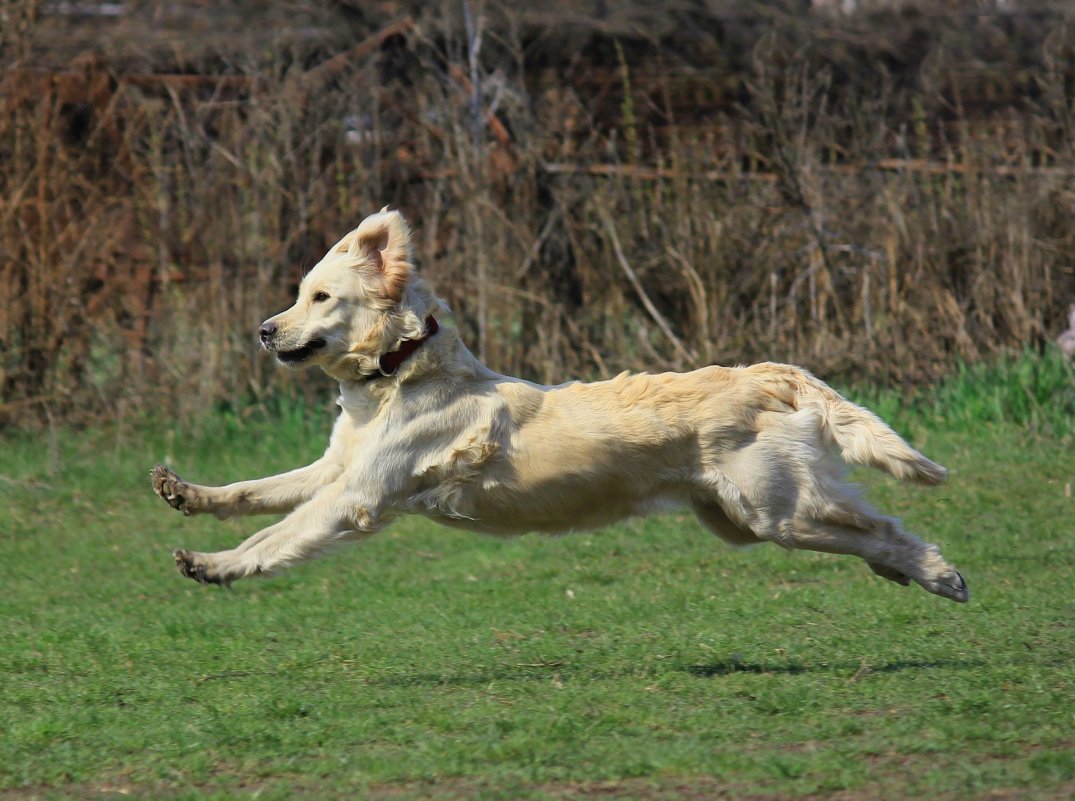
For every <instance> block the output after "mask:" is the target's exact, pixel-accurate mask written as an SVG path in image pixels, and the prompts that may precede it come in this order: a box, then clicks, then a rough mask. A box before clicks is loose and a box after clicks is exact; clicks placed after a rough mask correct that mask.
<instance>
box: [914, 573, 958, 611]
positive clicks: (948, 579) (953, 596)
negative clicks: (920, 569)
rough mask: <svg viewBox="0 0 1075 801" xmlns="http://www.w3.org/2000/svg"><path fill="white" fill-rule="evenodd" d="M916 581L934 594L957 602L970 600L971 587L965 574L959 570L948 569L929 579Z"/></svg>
mask: <svg viewBox="0 0 1075 801" xmlns="http://www.w3.org/2000/svg"><path fill="white" fill-rule="evenodd" d="M916 581H918V583H919V584H921V585H922V587H923V588H924V589H926V590H929V591H930V592H932V593H933V594H934V595H940V596H941V597H942V598H948V599H950V600H953V601H955V602H956V603H961V604H965V603H966V602H967V601H969V600H970V588H969V587H968V586H967V581H966V579H964V578H963V574H962V573H960V572H959V571H958V570H950V571H947V572H945V573H943V574H941V575H939V576H937V577H935V578H933V579H931V580H928V581H921V580H918V579H916Z"/></svg>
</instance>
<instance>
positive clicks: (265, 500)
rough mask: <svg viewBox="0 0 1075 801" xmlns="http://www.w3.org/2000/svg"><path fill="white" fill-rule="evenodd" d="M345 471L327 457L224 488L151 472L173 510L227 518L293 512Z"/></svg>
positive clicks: (169, 472) (157, 469) (161, 471)
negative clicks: (295, 468)
mask: <svg viewBox="0 0 1075 801" xmlns="http://www.w3.org/2000/svg"><path fill="white" fill-rule="evenodd" d="M341 472H343V464H342V462H341V461H340V460H339V459H337V458H335V457H334V456H333V455H331V454H326V455H325V456H323V457H322V458H320V459H318V460H317V461H316V462H314V463H313V464H311V465H307V466H306V467H300V468H298V469H297V470H291V471H288V472H287V473H281V474H280V475H277V476H269V477H267V478H257V479H253V480H251V481H236V482H235V483H234V484H227V485H225V486H223V487H207V486H204V485H201V484H192V483H190V482H189V481H184V480H183V479H182V478H180V477H179V476H178V475H176V473H175V471H173V470H172V469H171V468H170V467H165V466H164V465H160V464H159V465H157V466H156V467H154V468H153V470H152V471H150V480H151V481H152V483H153V491H154V492H156V493H157V495H159V496H160V497H161V498H163V499H164V500H165V502H166V503H167V504H168V505H169V506H171V507H172V508H173V509H178V510H179V511H180V512H182V513H183V514H185V515H196V514H205V513H208V514H213V515H216V516H217V517H219V518H221V519H223V518H226V517H234V516H235V515H259V514H280V513H284V512H290V511H292V510H293V509H294V508H295V507H296V506H298V505H299V504H300V503H304V502H305V501H308V500H309V499H310V498H312V497H313V495H314V493H316V492H317V491H318V490H319V489H320V488H322V487H324V486H325V485H326V484H328V483H330V482H332V481H334V480H335V479H336V478H337V477H338V476H339V475H340V473H341Z"/></svg>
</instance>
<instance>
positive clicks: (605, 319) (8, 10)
mask: <svg viewBox="0 0 1075 801" xmlns="http://www.w3.org/2000/svg"><path fill="white" fill-rule="evenodd" d="M69 5H71V4H69ZM89 5H92V4H89ZM177 5H178V4H164V5H163V6H161V5H159V4H142V5H137V4H135V5H133V6H132V7H131V9H130V10H129V11H128V12H127V13H126V14H125V15H124V16H123V17H122V18H121V19H119V20H117V21H115V22H109V21H105V22H101V21H97V22H95V23H94V26H95V28H96V30H95V31H94V30H88V29H87V23H86V22H85V20H82V21H79V22H77V23H72V22H71V21H70V20H68V19H66V18H60V17H57V16H55V15H54V16H52V17H50V16H48V15H42V14H39V13H38V11H40V9H37V10H35V9H36V6H35V5H34V4H26V3H23V2H16V1H15V0H0V9H2V14H3V18H4V20H5V25H4V28H5V39H4V40H3V42H2V44H0V47H2V49H0V59H2V60H0V69H2V70H3V72H2V74H0V87H2V88H0V111H2V113H0V419H3V420H7V421H12V420H14V421H21V422H26V421H31V420H34V419H41V418H42V417H45V416H47V415H53V416H54V417H55V418H57V419H68V420H79V419H94V418H97V417H100V416H102V415H104V416H108V415H126V414H137V413H140V412H143V411H146V410H157V409H164V410H166V411H168V412H171V413H178V414H189V413H191V412H192V411H193V410H198V409H204V408H209V407H213V406H214V405H218V404H221V403H228V404H233V405H235V406H241V405H244V404H249V403H250V402H251V401H253V402H254V403H257V402H260V401H261V400H262V399H264V398H266V397H267V396H269V395H270V394H276V393H284V394H287V393H291V394H300V395H301V394H305V395H308V396H314V395H318V394H321V393H323V392H324V393H325V395H326V396H327V391H326V387H327V385H326V384H324V383H318V382H313V383H311V382H309V381H308V380H306V379H305V378H303V379H301V380H300V379H296V378H295V377H291V378H282V377H281V375H280V372H281V371H280V370H279V369H278V368H276V367H274V366H273V365H272V364H271V363H270V362H269V360H268V359H267V358H265V357H264V356H262V355H261V354H259V353H258V351H257V348H256V345H255V341H254V337H253V331H254V329H255V327H256V324H257V323H258V322H259V321H260V320H261V319H263V318H264V317H266V316H268V315H269V314H271V313H273V312H275V311H277V310H279V309H280V308H282V307H284V306H285V305H286V304H287V303H288V302H289V299H290V297H291V295H292V293H293V290H294V287H295V285H296V283H297V281H298V279H299V277H300V274H301V271H302V269H303V268H306V267H309V266H310V265H311V264H312V263H313V262H314V261H315V260H316V259H317V258H318V257H319V256H320V254H321V253H322V252H323V250H324V249H325V248H326V247H327V246H328V245H329V244H330V243H331V242H332V241H333V240H334V237H337V236H338V235H340V234H341V233H342V232H344V231H346V230H348V229H349V228H350V227H352V226H354V225H355V224H356V223H357V222H358V221H359V220H360V219H361V218H362V217H363V216H364V215H365V214H367V213H369V212H371V211H374V210H376V209H378V208H380V207H381V206H382V205H384V204H385V203H390V204H392V205H394V206H397V207H399V208H401V209H402V210H403V211H404V212H405V213H406V214H407V216H408V217H409V218H410V219H411V220H412V221H413V222H414V224H415V226H416V228H417V242H418V256H419V261H420V265H421V268H422V269H423V270H424V271H425V272H426V273H427V274H428V275H429V277H430V278H431V280H432V281H433V283H434V285H435V286H436V287H437V289H438V291H439V293H440V294H441V295H442V296H444V297H445V298H446V299H447V301H448V302H449V305H450V306H451V307H452V308H453V310H454V312H455V314H456V316H457V319H458V321H459V323H460V326H461V328H462V329H463V332H464V335H465V337H466V338H467V339H468V340H469V341H470V342H471V343H472V344H473V346H474V348H475V350H476V351H478V352H479V353H480V354H481V355H482V356H483V358H484V359H486V360H487V361H488V362H489V363H490V364H491V365H492V366H493V367H495V368H497V369H500V370H503V371H505V372H511V373H515V374H520V375H525V376H528V377H531V378H535V379H539V380H563V379H565V378H568V377H592V376H597V375H608V374H610V373H612V372H614V371H617V370H620V369H651V370H652V369H684V368H689V367H693V366H698V365H701V364H704V363H707V362H711V361H717V362H722V363H737V362H747V361H752V360H758V359H776V360H786V361H793V362H797V363H801V364H804V365H806V366H808V367H810V368H811V369H813V370H815V371H816V372H818V373H821V374H823V375H825V376H826V377H830V378H831V377H842V378H849V377H855V378H863V377H868V378H872V379H875V380H878V381H881V382H885V383H914V382H922V381H928V380H931V379H933V378H936V377H937V376H939V375H940V374H942V373H943V372H945V371H946V370H947V369H949V368H950V367H951V365H952V364H953V363H954V362H955V361H957V360H963V361H969V362H973V361H976V360H980V359H983V358H986V357H988V356H989V355H991V354H993V353H996V352H998V351H1001V350H1004V349H1008V348H1013V347H1022V346H1025V345H1027V344H1034V343H1041V342H1044V341H1045V340H1046V339H1047V338H1048V336H1049V335H1050V334H1051V333H1053V332H1054V329H1055V330H1057V331H1058V330H1059V329H1060V327H1062V320H1063V319H1064V315H1065V313H1066V310H1067V307H1068V304H1069V303H1070V302H1071V301H1072V300H1073V298H1075V267H1073V265H1075V260H1073V256H1072V254H1073V253H1075V228H1073V227H1072V226H1071V224H1070V221H1071V219H1073V217H1075V181H1073V175H1075V122H1073V120H1075V104H1073V101H1072V96H1073V92H1072V86H1073V85H1075V70H1073V67H1072V64H1073V63H1075V60H1073V58H1072V55H1073V54H1072V44H1071V43H1072V40H1073V37H1072V36H1070V35H1069V34H1070V33H1071V32H1072V31H1073V30H1075V28H1072V27H1065V25H1067V21H1066V20H1065V18H1064V14H1065V13H1066V12H1065V11H1064V9H1063V7H1058V8H1055V9H1050V8H1049V7H1045V6H1041V7H1039V6H1040V4H1036V5H1034V6H1030V5H1029V4H1028V5H1027V7H1025V8H1022V7H1014V8H1013V6H1012V4H1006V7H1007V8H1008V9H1009V11H1007V12H1005V13H1004V14H1001V13H993V14H980V13H979V14H955V15H954V16H952V17H950V18H948V17H931V18H929V19H928V20H924V18H923V17H922V16H920V15H917V14H916V13H915V12H914V9H913V6H910V5H908V4H903V5H901V6H900V7H898V8H895V9H891V8H886V9H882V10H872V11H863V12H860V13H856V14H851V15H845V16H831V15H825V14H813V15H807V16H803V15H801V14H798V13H783V12H781V11H780V8H781V7H780V6H779V5H766V6H759V7H758V8H757V9H756V11H755V12H754V13H752V14H742V13H738V12H736V13H732V12H730V11H726V10H724V9H722V8H721V7H720V4H719V3H711V4H703V3H697V4H690V3H684V4H669V5H668V7H667V8H663V9H662V8H656V9H655V8H654V7H653V5H652V4H642V3H637V4H635V3H623V4H620V6H618V7H617V8H616V10H615V11H614V12H612V13H611V14H610V15H606V16H605V17H600V16H599V15H598V13H597V12H595V13H594V14H593V15H590V16H589V17H586V16H583V15H579V14H577V13H572V14H568V12H567V11H566V10H565V9H561V8H560V7H559V6H557V5H556V4H555V3H553V4H551V5H550V6H548V9H549V10H548V11H547V12H535V11H527V12H522V11H513V10H511V7H510V5H509V4H507V3H504V4H500V3H493V2H491V0H490V1H489V2H485V3H481V2H478V1H477V0H470V1H469V2H468V0H462V2H460V3H459V4H451V5H446V6H441V5H439V4H428V5H427V4H417V3H415V4H413V5H414V8H413V9H412V14H411V15H410V16H407V15H403V14H402V13H401V11H404V10H405V8H404V6H406V5H407V4H401V3H393V4H382V5H385V6H390V8H389V9H388V10H387V11H384V12H383V13H381V12H379V11H374V12H363V13H361V14H360V13H358V12H356V11H354V10H353V9H351V7H349V6H343V7H342V8H344V10H347V9H351V10H350V11H349V14H350V16H346V15H345V16H343V17H333V16H331V13H335V14H342V12H340V11H336V12H331V13H330V12H329V11H318V10H317V9H316V8H309V9H305V10H304V12H303V13H304V14H305V16H303V17H302V19H301V20H299V21H296V22H294V24H291V25H288V24H285V22H284V21H282V20H280V19H277V18H273V19H268V20H264V21H262V26H261V27H259V28H252V27H251V26H250V24H249V23H248V22H247V18H244V17H242V15H238V16H237V19H236V20H230V19H227V18H224V17H222V18H221V19H218V20H212V21H211V22H212V25H211V26H210V27H211V28H212V30H213V31H215V33H213V35H209V33H206V34H205V35H204V36H202V37H201V38H197V39H196V41H197V42H198V43H197V45H195V44H193V42H194V41H195V38H193V37H189V36H188V37H186V38H179V39H177V38H176V37H180V34H181V32H182V30H184V28H183V25H184V24H189V20H184V18H182V17H181V18H179V19H178V20H177V21H173V29H168V26H167V24H164V25H163V26H161V25H158V26H157V27H158V28H160V27H163V28H164V33H159V32H158V34H155V35H157V36H158V38H156V39H155V38H153V36H151V35H150V33H149V32H148V30H149V28H148V27H147V26H148V25H149V22H148V21H149V20H150V19H151V18H152V19H159V15H160V14H161V13H163V12H161V8H162V7H163V8H166V9H172V11H173V12H174V10H175V8H176V6H177ZM193 8H194V9H195V10H198V9H201V10H200V11H198V13H199V14H206V13H209V12H207V11H205V10H204V9H205V8H207V7H202V6H200V5H197V6H194V7H193ZM378 8H379V7H378ZM729 8H732V7H731V6H730V7H729ZM1028 9H1029V10H1028ZM389 11H391V12H392V13H391V14H390V13H388V12H389ZM153 13H157V14H158V17H151V15H152V14H153ZM176 13H177V12H176ZM543 13H544V16H543V15H542V14H543ZM938 20H940V21H939V22H938ZM165 22H166V23H167V20H165ZM109 25H112V26H113V27H112V28H108V26H109ZM244 25H245V26H246V27H243V26H244ZM229 26H232V27H231V28H229ZM384 26H388V27H384ZM169 30H171V36H172V38H168V33H169ZM176 31H179V33H177V32H176ZM239 32H241V35H240V33H239ZM229 33H233V34H234V35H231V36H229V35H228V34H229ZM125 37H126V38H125ZM102 42H108V45H107V47H106V46H105V45H103V44H102ZM124 42H126V45H124V44H123V43H124ZM177 42H178V43H177ZM76 47H77V48H82V49H81V50H79V52H78V53H74V55H79V54H81V55H79V58H76V59H74V62H71V61H70V60H69V57H70V56H71V55H72V48H76ZM87 52H92V55H90V56H87V55H85V54H86V53H87ZM973 65H977V66H976V67H975V69H973V70H970V69H969V67H970V66H973Z"/></svg>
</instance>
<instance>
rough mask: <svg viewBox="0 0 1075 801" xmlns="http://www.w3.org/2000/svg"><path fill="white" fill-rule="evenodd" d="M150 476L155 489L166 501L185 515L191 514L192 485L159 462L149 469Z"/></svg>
mask: <svg viewBox="0 0 1075 801" xmlns="http://www.w3.org/2000/svg"><path fill="white" fill-rule="evenodd" d="M149 478H150V481H151V482H152V484H153V491H154V492H155V493H157V495H159V496H160V497H161V498H162V499H164V501H165V503H167V504H168V505H169V506H171V507H172V508H173V509H176V510H178V511H180V512H182V513H183V514H185V515H188V516H189V515H190V513H191V511H192V510H191V506H190V500H191V494H192V492H191V487H190V485H189V484H188V483H187V482H186V481H184V480H183V479H181V478H180V477H179V476H177V475H176V474H175V471H174V470H172V469H171V468H170V467H165V466H164V465H162V464H159V465H157V466H156V467H154V468H153V469H152V470H150V471H149Z"/></svg>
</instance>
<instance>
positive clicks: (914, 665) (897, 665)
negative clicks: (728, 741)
mask: <svg viewBox="0 0 1075 801" xmlns="http://www.w3.org/2000/svg"><path fill="white" fill-rule="evenodd" d="M984 664H985V662H984V661H983V660H981V659H934V660H925V659H906V660H897V661H895V662H886V663H885V664H883V665H871V664H869V663H868V662H864V663H859V664H853V663H849V662H844V663H838V664H827V665H800V664H790V665H789V664H761V663H758V662H742V661H740V660H738V659H735V658H732V659H726V660H723V661H721V662H713V663H712V664H708V665H687V666H685V667H682V668H680V670H682V671H683V672H684V673H690V674H691V675H692V676H701V677H702V678H711V677H713V676H728V675H731V674H732V673H757V674H760V675H765V674H784V675H792V676H793V675H797V674H799V673H851V674H860V673H861V674H866V673H899V672H901V671H904V670H935V669H938V668H974V667H981V666H983V665H984Z"/></svg>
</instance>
